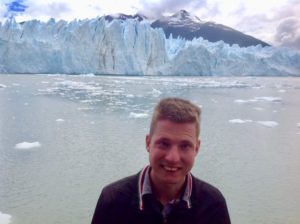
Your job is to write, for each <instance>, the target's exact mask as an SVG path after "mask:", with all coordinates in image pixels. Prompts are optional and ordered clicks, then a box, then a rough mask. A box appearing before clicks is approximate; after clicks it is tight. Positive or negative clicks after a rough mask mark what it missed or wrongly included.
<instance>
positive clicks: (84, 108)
mask: <svg viewBox="0 0 300 224" xmlns="http://www.w3.org/2000/svg"><path fill="white" fill-rule="evenodd" d="M77 110H94V108H93V107H78V108H77Z"/></svg>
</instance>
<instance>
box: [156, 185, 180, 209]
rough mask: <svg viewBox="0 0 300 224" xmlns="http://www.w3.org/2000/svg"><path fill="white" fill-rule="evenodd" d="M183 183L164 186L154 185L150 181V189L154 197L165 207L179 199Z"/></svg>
mask: <svg viewBox="0 0 300 224" xmlns="http://www.w3.org/2000/svg"><path fill="white" fill-rule="evenodd" d="M183 186H184V182H183V183H180V184H164V185H162V184H161V183H154V182H153V181H151V187H152V191H153V194H154V195H155V197H156V198H157V199H158V200H159V201H160V202H161V203H162V204H163V205H166V204H167V203H168V202H170V201H172V200H176V199H179V198H180V195H181V192H182V188H183Z"/></svg>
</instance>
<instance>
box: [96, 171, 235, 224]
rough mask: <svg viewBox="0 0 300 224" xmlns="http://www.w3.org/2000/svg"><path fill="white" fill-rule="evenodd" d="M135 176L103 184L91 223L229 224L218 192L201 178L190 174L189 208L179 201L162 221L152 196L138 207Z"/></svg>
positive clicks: (225, 208) (222, 198)
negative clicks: (141, 208) (191, 182)
mask: <svg viewBox="0 0 300 224" xmlns="http://www.w3.org/2000/svg"><path fill="white" fill-rule="evenodd" d="M138 179H139V174H137V175H133V176H130V177H127V178H124V179H121V180H119V181H117V182H115V183H112V184H110V185H108V186H106V187H105V188H104V189H103V190H102V193H101V195H100V198H99V200H98V203H97V206H96V209H95V213H94V216H93V220H92V224H160V223H169V224H185V223H187V224H200V223H201V224H230V218H229V214H228V210H227V206H226V202H225V199H224V197H223V196H222V194H221V192H220V191H219V190H218V189H216V188H215V187H213V186H211V185H210V184H208V183H205V182H204V181H202V180H199V179H197V178H195V177H193V187H192V195H191V208H186V207H185V206H180V203H179V204H178V205H176V206H175V207H174V208H173V209H172V212H171V213H170V215H169V216H168V218H167V220H164V219H163V216H162V214H161V211H160V209H157V208H158V207H157V206H156V205H155V203H157V202H156V201H155V200H154V199H153V198H146V202H145V209H144V210H140V208H139V195H138V192H139V191H138ZM152 205H153V206H152Z"/></svg>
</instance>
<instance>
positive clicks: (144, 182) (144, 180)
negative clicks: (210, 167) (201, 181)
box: [138, 165, 193, 210]
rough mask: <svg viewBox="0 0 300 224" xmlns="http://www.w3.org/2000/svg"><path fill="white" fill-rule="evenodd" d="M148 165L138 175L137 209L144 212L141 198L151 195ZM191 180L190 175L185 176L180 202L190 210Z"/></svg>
mask: <svg viewBox="0 0 300 224" xmlns="http://www.w3.org/2000/svg"><path fill="white" fill-rule="evenodd" d="M150 169H151V168H150V165H147V166H145V167H144V168H143V169H142V171H141V172H140V175H139V182H138V190H139V209H140V210H144V200H143V196H144V195H146V194H152V189H151V183H150ZM192 186H193V178H192V175H191V173H188V174H187V176H186V187H185V190H184V192H183V195H182V197H181V200H182V201H183V202H185V204H186V208H188V209H189V208H191V207H192V205H191V195H192Z"/></svg>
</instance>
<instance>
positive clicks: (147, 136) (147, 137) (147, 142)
mask: <svg viewBox="0 0 300 224" xmlns="http://www.w3.org/2000/svg"><path fill="white" fill-rule="evenodd" d="M150 142H151V137H150V135H149V134H148V135H146V149H147V151H148V152H149V151H150Z"/></svg>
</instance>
